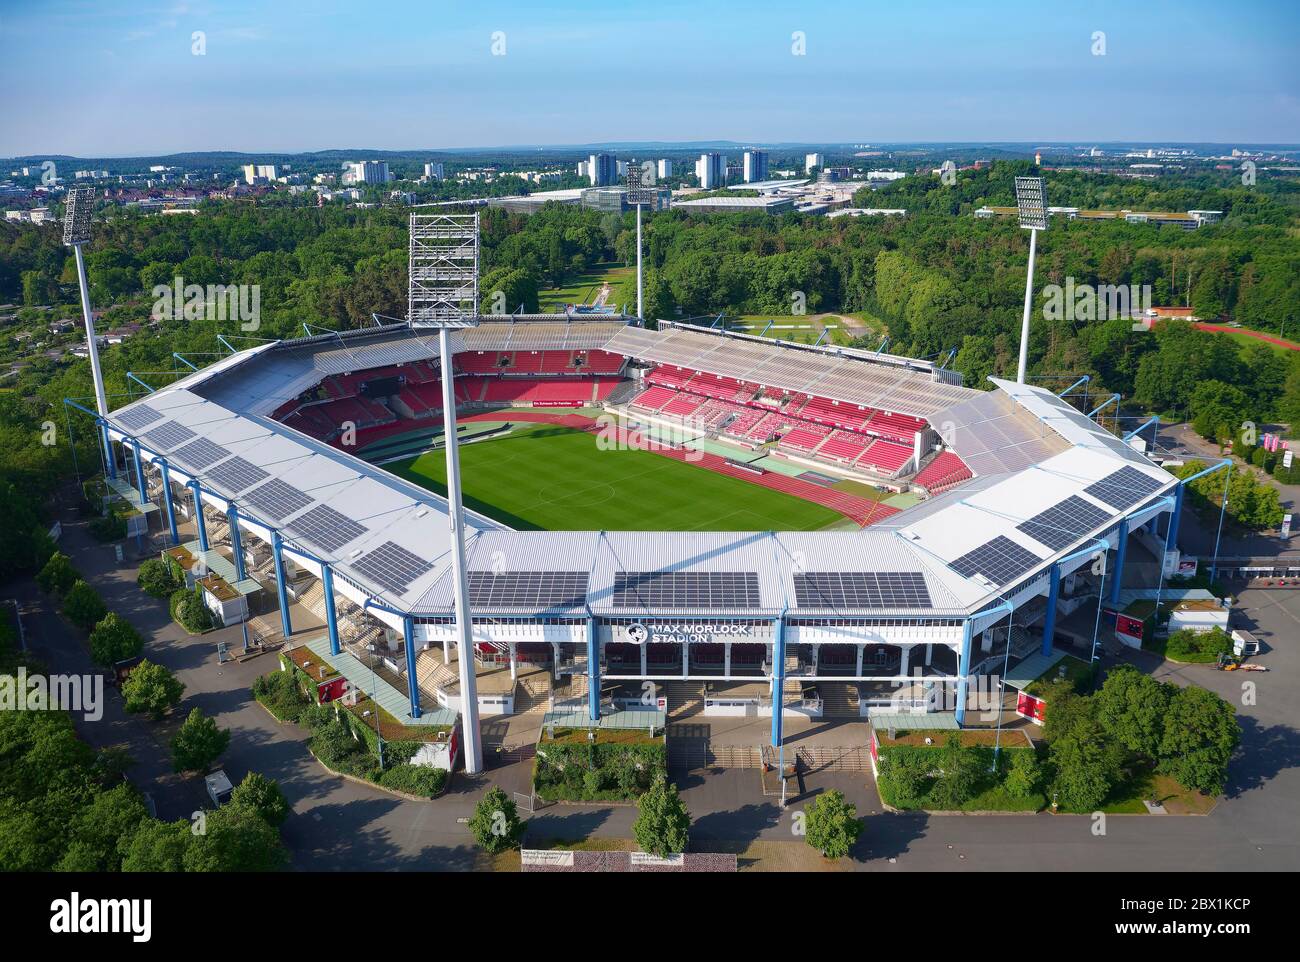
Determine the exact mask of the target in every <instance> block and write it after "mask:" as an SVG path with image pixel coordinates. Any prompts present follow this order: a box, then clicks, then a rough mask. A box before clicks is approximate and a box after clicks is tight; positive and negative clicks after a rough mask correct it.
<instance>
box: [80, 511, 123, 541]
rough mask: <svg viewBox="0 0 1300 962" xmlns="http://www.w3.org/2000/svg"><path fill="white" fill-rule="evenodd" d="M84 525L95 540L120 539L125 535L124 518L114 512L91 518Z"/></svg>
mask: <svg viewBox="0 0 1300 962" xmlns="http://www.w3.org/2000/svg"><path fill="white" fill-rule="evenodd" d="M86 527H87V528H88V529H89V531H90V533H91V535H92V536H93V537H94V538H95V540H97V541H121V540H122V539H123V538H125V537H126V520H125V519H124V518H121V517H119V516H118V515H117V513H116V512H112V511H110V512H109V513H108V514H106V515H101V516H100V517H98V518H92V519H91V521H90V524H88V525H87V526H86Z"/></svg>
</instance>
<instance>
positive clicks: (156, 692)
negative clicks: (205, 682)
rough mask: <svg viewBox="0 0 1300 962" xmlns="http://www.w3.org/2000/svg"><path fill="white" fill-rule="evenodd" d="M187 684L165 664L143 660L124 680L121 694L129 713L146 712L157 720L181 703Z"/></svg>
mask: <svg viewBox="0 0 1300 962" xmlns="http://www.w3.org/2000/svg"><path fill="white" fill-rule="evenodd" d="M184 693H185V684H184V683H183V682H181V681H180V680H178V679H177V678H176V676H175V675H173V674H172V673H171V672H170V671H168V670H167V669H166V668H164V667H163V666H162V665H155V664H154V663H153V662H151V661H142V662H140V664H138V665H136V666H135V667H134V668H132V669H131V673H130V674H129V675H127V676H126V681H124V682H122V697H123V698H124V699H125V700H126V710H127V711H129V712H147V713H148V715H149V717H150V718H152V719H153V720H154V721H158V720H159V719H161V718H162V717H163V715H165V714H167V711H168V709H170V708H174V707H176V706H177V705H178V704H180V700H181V695H183V694H184Z"/></svg>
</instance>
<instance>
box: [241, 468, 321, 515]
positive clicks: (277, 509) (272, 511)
mask: <svg viewBox="0 0 1300 962" xmlns="http://www.w3.org/2000/svg"><path fill="white" fill-rule="evenodd" d="M244 499H245V500H246V501H247V502H248V503H249V504H251V505H252V506H253V507H255V508H257V509H259V510H260V511H262V512H263V513H265V514H267V515H270V516H271V517H272V518H273V519H275V520H276V521H283V520H284V519H285V518H287V517H289V515H291V514H293V513H294V512H295V511H301V510H302V509H303V508H305V507H307V505H309V504H311V498H309V497H307V495H305V494H303V493H302V492H301V491H299V490H298V489H297V488H295V487H294V486H293V485H290V484H285V483H284V482H283V481H281V480H280V479H279V478H272V479H271V480H270V481H268V482H266V484H264V485H262V486H261V487H260V488H254V489H253V490H252V491H250V492H248V494H246V495H244Z"/></svg>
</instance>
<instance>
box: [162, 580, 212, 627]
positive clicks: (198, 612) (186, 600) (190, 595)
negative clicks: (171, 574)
mask: <svg viewBox="0 0 1300 962" xmlns="http://www.w3.org/2000/svg"><path fill="white" fill-rule="evenodd" d="M168 606H169V607H170V609H171V615H172V620H173V621H175V622H176V623H177V624H178V625H180V626H181V627H182V628H184V629H185V630H186V631H188V632H189V633H190V634H192V635H197V634H201V633H202V632H205V631H207V630H208V629H209V628H211V627H212V626H213V620H212V612H211V611H209V610H208V606H207V605H205V604H204V603H203V589H202V588H200V587H199V586H198V585H195V586H194V590H193V591H190V590H189V589H187V588H181V589H179V590H178V591H176V592H175V593H173V594H172V596H171V600H170V601H169V602H168Z"/></svg>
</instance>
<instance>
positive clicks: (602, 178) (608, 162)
mask: <svg viewBox="0 0 1300 962" xmlns="http://www.w3.org/2000/svg"><path fill="white" fill-rule="evenodd" d="M587 180H588V181H590V182H591V186H592V187H609V186H611V185H612V184H613V183H615V181H617V180H618V165H617V163H616V161H615V160H614V155H613V154H592V155H591V156H590V157H588V158H587Z"/></svg>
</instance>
